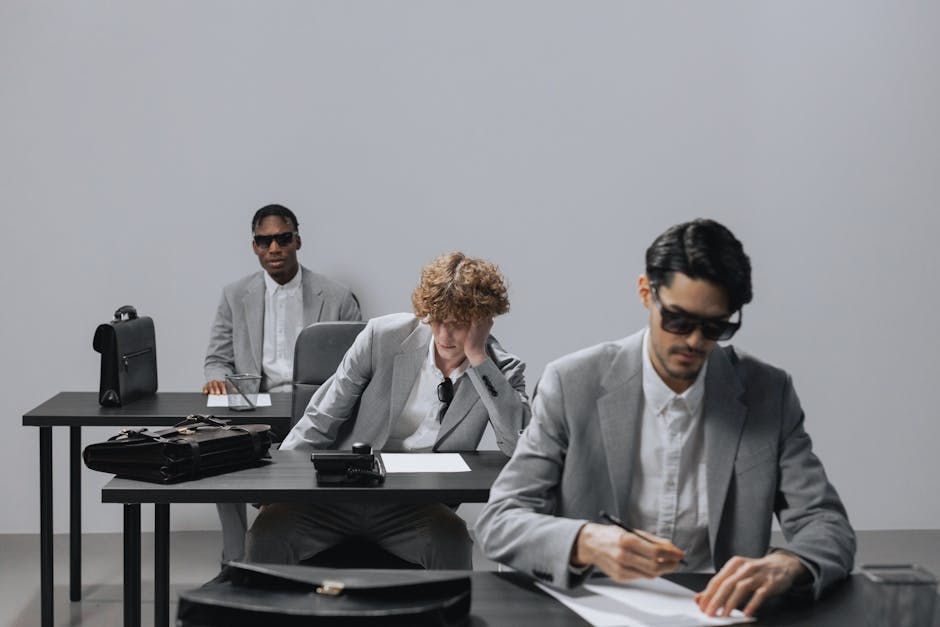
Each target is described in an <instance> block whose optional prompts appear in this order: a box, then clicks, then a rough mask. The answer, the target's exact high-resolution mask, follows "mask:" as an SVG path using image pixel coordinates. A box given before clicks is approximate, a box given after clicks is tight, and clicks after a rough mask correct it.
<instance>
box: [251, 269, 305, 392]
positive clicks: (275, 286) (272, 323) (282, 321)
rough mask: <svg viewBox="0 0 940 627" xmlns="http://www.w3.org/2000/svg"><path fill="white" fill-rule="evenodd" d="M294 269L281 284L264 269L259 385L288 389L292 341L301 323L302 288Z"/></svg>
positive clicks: (291, 371)
mask: <svg viewBox="0 0 940 627" xmlns="http://www.w3.org/2000/svg"><path fill="white" fill-rule="evenodd" d="M301 272H303V270H302V269H300V268H298V269H297V274H295V275H294V278H293V279H291V280H290V281H288V282H287V283H285V284H284V285H280V284H279V283H278V282H277V281H275V280H274V279H272V278H271V276H270V275H269V274H268V273H267V272H265V273H264V348H263V349H262V360H261V370H262V374H263V375H264V377H263V379H262V389H263V390H264V391H266V392H290V390H291V381H292V380H293V378H294V344H295V343H296V342H297V336H298V335H300V331H301V330H302V329H303V327H304V291H303V290H302V289H301V281H300V274H301Z"/></svg>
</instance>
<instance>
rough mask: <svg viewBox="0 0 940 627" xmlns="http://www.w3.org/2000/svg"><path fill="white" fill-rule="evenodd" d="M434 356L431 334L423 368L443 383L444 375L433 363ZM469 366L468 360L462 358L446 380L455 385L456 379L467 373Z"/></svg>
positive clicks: (435, 363)
mask: <svg viewBox="0 0 940 627" xmlns="http://www.w3.org/2000/svg"><path fill="white" fill-rule="evenodd" d="M434 354H435V349H434V335H433V334H432V335H431V341H430V342H428V358H427V361H425V367H426V368H428V369H430V370H431V372H433V373H435V374H437V376H438V377H440V379H441V380H442V381H443V380H444V373H443V372H441V370H440V368H438V367H437V362H436V361H434ZM469 366H470V360H469V359H467V358H466V357H464V360H463V362H461V364H460V365H459V366H457V367H456V368H454V369H453V370H452V371H451V373H450V376H449V377H448V379H450V380H451V381H452V382H454V383H457V379H459V378H460V377H462V376H463V374H464V373H465V372H466V371H467V368H468V367H469Z"/></svg>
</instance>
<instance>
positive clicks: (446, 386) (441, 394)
mask: <svg viewBox="0 0 940 627" xmlns="http://www.w3.org/2000/svg"><path fill="white" fill-rule="evenodd" d="M437 400H439V401H440V402H441V403H443V404H442V405H441V411H439V412H438V413H437V421H438V422H441V421H443V420H444V414H446V413H447V408H448V407H450V402H451V401H452V400H454V382H453V381H451V380H450V379H446V378H445V379H444V380H443V381H441V382H440V383H439V384H438V385H437Z"/></svg>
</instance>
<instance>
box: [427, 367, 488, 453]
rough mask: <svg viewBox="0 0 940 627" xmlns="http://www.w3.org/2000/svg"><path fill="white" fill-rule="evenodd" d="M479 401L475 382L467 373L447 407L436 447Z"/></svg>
mask: <svg viewBox="0 0 940 627" xmlns="http://www.w3.org/2000/svg"><path fill="white" fill-rule="evenodd" d="M479 402H480V395H479V394H477V391H476V388H474V387H473V382H472V381H470V375H467V374H465V375H464V376H463V381H461V382H460V385H458V386H457V392H456V393H455V394H454V400H453V401H451V404H450V407H448V408H447V412H446V413H445V414H444V420H443V422H442V423H441V428H440V429H439V430H438V432H437V442H435V443H434V448H435V449H437V445H438V443H440V442H441V441H442V440H443V439H444V438H446V437H447V435H448V434H449V433H450V432H451V431H453V430H454V429H455V428H456V427H457V425H459V424H460V423H461V422H463V419H464V418H466V417H467V414H469V413H470V410H471V409H473V406H474V405H476V404H477V403H479Z"/></svg>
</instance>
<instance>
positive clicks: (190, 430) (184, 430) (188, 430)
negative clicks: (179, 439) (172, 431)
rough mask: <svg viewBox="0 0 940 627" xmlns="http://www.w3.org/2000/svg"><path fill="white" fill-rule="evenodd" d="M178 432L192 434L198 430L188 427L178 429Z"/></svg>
mask: <svg viewBox="0 0 940 627" xmlns="http://www.w3.org/2000/svg"><path fill="white" fill-rule="evenodd" d="M176 432H177V433H179V434H180V435H192V434H194V433H196V432H195V431H193V430H192V429H186V428H183V429H177V430H176Z"/></svg>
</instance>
